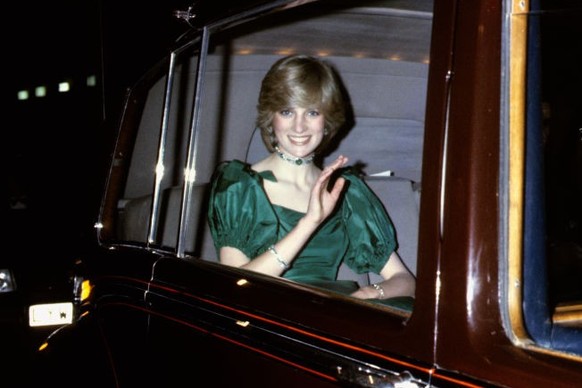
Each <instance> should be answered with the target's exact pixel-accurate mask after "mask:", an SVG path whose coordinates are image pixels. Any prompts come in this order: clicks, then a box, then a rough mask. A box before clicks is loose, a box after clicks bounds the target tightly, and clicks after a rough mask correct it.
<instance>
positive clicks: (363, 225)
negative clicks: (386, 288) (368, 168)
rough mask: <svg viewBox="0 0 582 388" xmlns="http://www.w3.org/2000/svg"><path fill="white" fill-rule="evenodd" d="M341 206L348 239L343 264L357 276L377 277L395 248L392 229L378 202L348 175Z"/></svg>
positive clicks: (376, 198)
mask: <svg viewBox="0 0 582 388" xmlns="http://www.w3.org/2000/svg"><path fill="white" fill-rule="evenodd" d="M343 176H344V178H346V180H347V181H348V182H349V186H348V189H347V190H346V193H345V198H344V203H343V206H342V218H343V220H344V222H345V227H346V230H347V235H348V239H349V249H348V252H347V253H346V256H345V258H344V260H345V262H346V264H347V265H348V266H349V267H350V268H351V269H352V270H354V271H355V272H357V273H365V272H374V273H380V271H381V270H382V268H383V267H384V265H385V264H386V262H387V261H388V258H389V257H390V255H391V254H392V252H393V251H394V250H395V249H396V248H397V242H396V236H395V233H394V225H393V224H392V221H391V220H390V217H389V216H388V213H387V212H386V209H385V208H384V206H383V204H382V202H381V201H380V199H379V198H378V197H377V196H376V194H374V192H373V191H372V190H371V189H370V188H369V187H368V186H367V185H366V184H365V183H364V181H363V180H362V179H361V178H359V177H358V176H356V175H355V174H353V173H351V172H347V173H344V174H343Z"/></svg>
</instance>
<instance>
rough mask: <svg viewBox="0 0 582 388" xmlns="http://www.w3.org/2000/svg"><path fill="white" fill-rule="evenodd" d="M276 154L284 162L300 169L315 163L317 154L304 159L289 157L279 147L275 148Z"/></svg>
mask: <svg viewBox="0 0 582 388" xmlns="http://www.w3.org/2000/svg"><path fill="white" fill-rule="evenodd" d="M275 154H276V155H277V156H278V157H279V158H280V159H281V160H284V161H285V162H287V163H290V164H291V165H294V166H298V167H301V166H306V165H309V164H311V163H313V158H314V157H315V154H311V155H309V156H306V157H304V158H300V157H296V156H292V155H288V154H286V153H285V152H283V151H281V149H280V148H279V147H277V146H275Z"/></svg>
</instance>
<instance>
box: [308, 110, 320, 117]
mask: <svg viewBox="0 0 582 388" xmlns="http://www.w3.org/2000/svg"><path fill="white" fill-rule="evenodd" d="M307 114H308V115H309V116H313V117H315V116H319V111H317V110H310V111H309V112H307Z"/></svg>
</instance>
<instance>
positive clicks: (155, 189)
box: [108, 51, 197, 248]
mask: <svg viewBox="0 0 582 388" xmlns="http://www.w3.org/2000/svg"><path fill="white" fill-rule="evenodd" d="M168 66H169V65H168V63H166V62H164V63H161V64H160V65H159V66H158V67H156V68H155V69H154V70H152V71H151V73H150V74H148V75H147V76H146V77H144V79H143V80H142V81H141V82H140V84H138V85H137V86H136V87H135V88H134V89H133V91H132V95H131V96H130V98H129V99H128V107H127V108H126V112H125V115H124V120H123V123H122V134H121V139H120V141H119V144H118V148H117V150H116V161H115V165H114V169H119V170H120V174H119V175H117V174H115V173H114V174H112V177H113V179H112V181H113V182H112V183H111V184H110V189H109V193H108V195H109V196H112V195H114V194H113V193H112V192H113V191H115V188H116V187H117V186H119V190H120V196H119V199H118V200H117V214H116V216H115V220H116V228H115V235H116V238H117V239H119V240H128V241H134V242H139V243H143V244H146V243H149V244H152V245H154V246H166V247H173V248H175V247H176V244H177V237H178V222H179V217H180V210H181V197H182V188H183V187H184V177H185V172H184V171H185V166H186V160H187V155H188V145H189V136H190V124H191V119H190V118H191V115H192V101H193V90H194V85H195V79H196V78H195V77H196V67H197V55H193V54H192V52H191V51H189V52H187V53H182V54H180V55H178V56H177V59H176V65H175V67H174V68H173V72H171V73H170V74H171V75H170V76H169V77H168ZM168 79H170V81H171V82H168ZM168 85H169V87H170V88H171V92H170V94H169V96H170V98H166V97H165V96H166V94H165V93H166V88H167V87H168ZM164 112H166V114H165V113H164ZM124 147H126V148H124ZM116 178H119V181H118V180H117V179H116ZM124 178H126V179H124ZM152 209H155V210H156V213H155V214H156V216H155V217H151V214H152ZM150 226H151V233H150V230H149V229H150Z"/></svg>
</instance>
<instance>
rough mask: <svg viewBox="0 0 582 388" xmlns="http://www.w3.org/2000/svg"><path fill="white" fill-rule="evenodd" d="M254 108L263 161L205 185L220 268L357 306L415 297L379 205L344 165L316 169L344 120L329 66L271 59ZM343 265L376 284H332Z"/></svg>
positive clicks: (230, 169)
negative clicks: (370, 275) (332, 294)
mask: <svg viewBox="0 0 582 388" xmlns="http://www.w3.org/2000/svg"><path fill="white" fill-rule="evenodd" d="M257 108H258V117H257V127H258V128H260V130H261V135H262V138H263V141H264V143H265V145H266V147H267V149H268V150H269V151H270V152H271V154H270V155H269V156H268V157H266V158H265V159H263V160H261V161H259V162H257V163H256V164H254V165H252V166H251V165H248V164H246V163H243V162H241V161H237V160H233V161H230V162H224V163H222V164H220V165H219V166H218V167H217V170H216V172H215V174H214V177H213V183H212V191H211V198H210V207H209V214H208V215H209V224H210V229H211V232H212V236H213V239H214V243H215V246H216V249H217V252H218V256H219V259H220V261H221V263H223V264H226V265H230V266H235V267H240V268H245V269H249V270H253V271H257V272H262V273H265V274H269V275H273V276H282V277H284V278H287V279H290V280H294V281H297V282H301V283H309V284H313V285H317V286H322V287H327V288H332V289H335V290H338V291H341V292H345V293H349V294H351V295H352V296H354V297H357V298H361V299H387V298H392V297H396V296H414V289H415V280H414V277H413V276H412V274H411V273H410V272H409V271H408V269H407V268H406V267H405V266H404V264H403V263H402V261H401V260H400V257H399V256H398V254H397V253H396V251H395V249H396V239H395V236H394V228H393V226H392V223H391V221H390V219H389V217H388V215H387V213H386V211H385V209H384V208H383V206H382V204H381V202H380V201H379V200H378V198H377V197H376V196H375V195H374V194H373V193H372V191H371V190H370V189H369V188H368V187H367V186H366V185H365V184H364V182H363V181H362V180H361V179H360V178H359V177H358V176H357V175H356V174H355V173H353V172H350V171H349V169H346V168H344V166H346V164H347V162H348V158H347V157H345V156H339V157H338V158H337V159H336V160H335V161H334V162H333V163H331V164H330V165H329V166H327V167H325V168H324V169H323V170H321V169H320V168H319V167H318V166H317V163H315V162H314V158H316V155H321V154H323V153H324V152H325V150H326V147H327V146H328V145H329V143H330V141H331V140H332V139H333V138H334V136H335V135H336V134H337V133H338V131H339V130H340V128H342V126H343V125H344V123H345V121H346V101H345V99H344V95H343V91H342V87H341V83H340V80H339V78H338V77H337V74H336V73H335V72H334V71H333V68H332V67H331V66H330V65H329V64H327V63H325V62H324V61H321V60H318V59H316V58H313V57H309V56H305V55H293V56H289V57H285V58H282V59H280V60H278V61H277V62H276V63H275V64H274V65H273V66H272V67H271V69H270V70H269V71H268V72H267V74H266V76H265V78H264V79H263V81H262V85H261V91H260V95H259V102H258V106H257ZM336 175H339V177H337V179H335V176H336ZM343 261H345V262H346V263H347V264H348V266H350V267H351V268H352V269H353V270H355V271H356V272H358V273H364V272H375V273H378V274H380V275H382V277H383V279H384V280H383V281H382V282H380V283H377V284H373V285H370V286H366V287H362V288H358V286H357V284H356V283H355V282H344V283H342V282H338V281H336V280H335V279H336V276H337V272H338V269H339V266H340V265H341V263H342V262H343Z"/></svg>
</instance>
